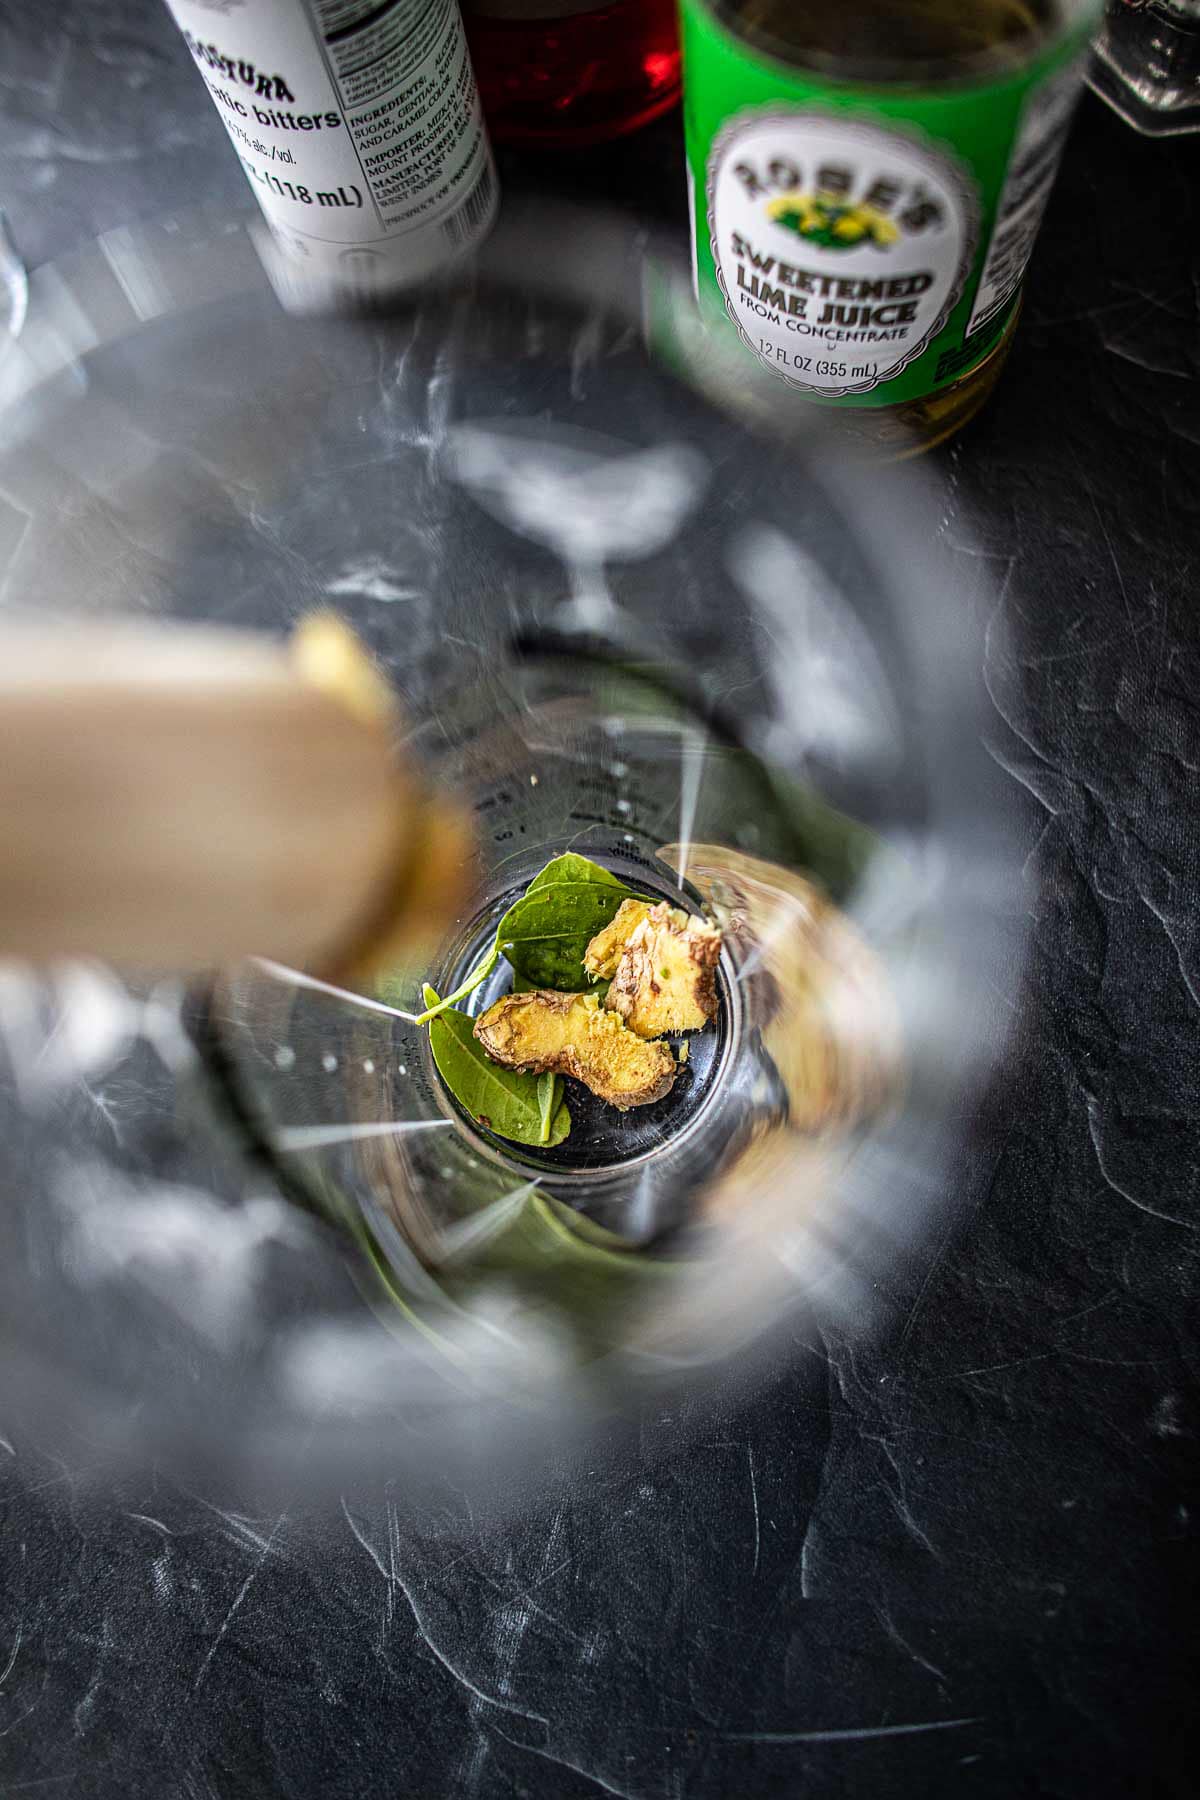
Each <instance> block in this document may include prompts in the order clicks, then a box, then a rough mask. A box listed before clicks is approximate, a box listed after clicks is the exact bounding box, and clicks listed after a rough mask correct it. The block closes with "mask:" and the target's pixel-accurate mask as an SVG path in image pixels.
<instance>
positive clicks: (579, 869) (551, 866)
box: [525, 850, 625, 894]
mask: <svg viewBox="0 0 1200 1800" xmlns="http://www.w3.org/2000/svg"><path fill="white" fill-rule="evenodd" d="M563 881H595V882H598V883H599V884H600V885H601V886H602V887H619V888H624V887H625V883H624V882H623V881H622V880H621V879H620V877H619V876H617V875H614V874H613V872H612V870H611V869H602V868H601V867H600V864H599V863H594V862H592V861H591V860H590V859H589V858H588V857H586V856H576V854H575V852H574V851H573V850H568V851H567V852H566V853H565V854H564V855H563V856H556V857H555V858H554V860H553V861H552V862H548V863H547V864H546V866H545V868H544V869H543V870H542V871H541V873H540V874H539V875H535V876H534V878H533V880H532V881H531V882H530V884H529V886H528V887H527V888H526V889H525V892H526V893H527V894H533V893H536V892H537V890H538V888H544V887H554V886H556V885H557V884H558V883H559V882H563Z"/></svg>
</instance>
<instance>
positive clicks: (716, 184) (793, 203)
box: [708, 107, 978, 398]
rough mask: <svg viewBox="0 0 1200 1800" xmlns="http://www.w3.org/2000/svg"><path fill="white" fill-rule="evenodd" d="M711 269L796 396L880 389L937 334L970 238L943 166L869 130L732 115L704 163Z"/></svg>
mask: <svg viewBox="0 0 1200 1800" xmlns="http://www.w3.org/2000/svg"><path fill="white" fill-rule="evenodd" d="M708 217H709V227H710V231H711V234H712V252H713V259H714V261H715V263H716V267H717V276H718V279H719V281H720V283H721V287H722V289H723V291H724V295H725V304H726V306H727V308H728V310H729V315H730V317H731V318H732V319H733V322H734V324H735V325H736V326H737V328H738V330H739V332H740V333H741V336H742V338H743V339H744V340H745V342H746V343H747V344H748V345H749V346H750V348H751V349H752V350H754V351H755V352H756V353H757V354H758V355H759V356H760V357H761V358H762V360H763V361H764V362H765V363H767V364H768V366H769V367H770V368H772V369H773V370H774V371H775V373H776V374H778V375H781V376H782V377H783V378H784V379H785V380H786V381H789V382H790V383H791V384H792V385H793V386H794V387H797V388H800V389H802V390H804V391H805V392H808V393H812V394H821V395H827V396H829V397H831V398H832V397H834V396H838V395H843V394H865V393H869V392H870V391H871V389H872V388H875V387H878V386H879V384H880V383H881V382H884V381H889V380H891V379H892V377H893V376H896V375H898V374H899V373H900V371H901V370H902V369H904V368H906V367H907V366H908V364H909V363H910V362H912V361H913V359H914V357H917V356H919V355H920V354H921V352H922V351H923V350H924V349H925V348H926V346H927V345H928V344H929V343H930V341H931V340H932V339H933V338H934V337H935V336H936V335H937V333H938V332H939V331H940V330H941V329H942V327H943V326H944V325H945V322H946V320H947V318H948V317H949V315H950V312H951V310H952V309H953V307H954V304H955V302H956V301H957V300H958V298H959V296H960V295H961V293H962V290H963V285H964V283H965V282H966V279H967V275H968V273H969V271H970V268H971V262H972V258H973V255H974V251H975V243H976V239H977V235H978V203H977V200H976V198H975V193H974V189H973V186H972V185H971V183H970V181H969V178H968V177H967V176H966V174H965V172H964V171H963V170H962V168H961V167H960V166H959V164H958V163H957V162H956V161H955V160H954V159H953V158H952V156H951V154H950V153H949V152H948V151H946V150H943V149H941V148H939V147H935V146H934V145H933V144H931V143H928V142H926V141H924V140H923V139H920V138H917V137H915V136H910V135H909V134H907V133H904V132H900V131H891V130H886V129H884V128H883V127H881V126H879V125H876V124H873V123H872V122H870V121H869V120H865V119H859V118H855V117H852V116H842V115H837V114H832V113H825V112H820V111H815V110H813V111H808V110H802V109H794V108H790V107H789V108H764V109H754V110H752V111H749V112H743V113H739V114H738V115H737V116H736V117H734V118H733V119H731V120H730V121H729V123H728V124H727V125H726V126H725V127H724V128H723V130H722V131H721V132H720V133H719V135H718V136H717V137H716V139H715V140H714V142H713V146H712V152H711V154H710V156H709V161H708Z"/></svg>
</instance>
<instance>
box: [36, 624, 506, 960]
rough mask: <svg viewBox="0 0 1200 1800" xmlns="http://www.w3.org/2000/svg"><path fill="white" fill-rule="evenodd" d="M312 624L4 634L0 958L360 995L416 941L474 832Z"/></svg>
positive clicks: (436, 925) (442, 908)
mask: <svg viewBox="0 0 1200 1800" xmlns="http://www.w3.org/2000/svg"><path fill="white" fill-rule="evenodd" d="M397 735H398V734H397V719H396V713H395V709H394V707H393V704H392V701H391V698H390V694H389V692H388V689H387V687H386V685H385V684H384V683H383V682H382V680H381V679H380V678H379V677H378V676H377V675H376V673H375V671H374V670H373V669H372V667H371V665H370V663H369V661H368V660H367V658H366V656H365V655H364V653H363V652H362V651H361V649H360V648H359V646H358V642H357V640H356V639H355V638H354V637H353V636H352V634H351V633H350V632H349V631H348V630H347V629H346V628H345V627H344V626H343V625H341V623H340V622H339V621H338V620H336V619H334V618H332V617H330V616H326V615H317V616H315V617H314V618H312V619H310V620H308V621H306V622H305V624H304V625H302V626H301V627H300V629H299V631H298V632H297V634H296V636H295V637H294V638H293V639H292V641H291V643H290V644H287V645H281V644H278V643H275V642H274V641H272V640H269V639H266V638H262V637H258V636H255V635H252V634H243V633H238V632H233V631H216V630H208V629H198V628H193V627H189V626H171V625H166V624H160V625H153V626H149V625H147V626H143V625H129V624H124V623H122V624H115V625H109V624H103V625H102V624H94V625H93V624H86V623H80V624H76V623H71V624H65V623H60V624H56V625H55V626H54V627H53V628H52V629H45V630H44V629H41V628H19V627H13V626H5V627H4V628H3V630H0V956H15V957H23V958H28V959H32V960H34V961H43V960H47V959H50V958H53V957H59V956H64V955H71V954H86V955H92V956H97V957H100V958H102V959H105V960H107V961H111V962H113V963H116V964H118V965H121V966H124V967H126V968H132V969H150V970H163V969H172V970H180V971H188V970H199V969H207V968H213V967H216V966H218V965H221V964H227V963H229V962H232V961H234V960H235V959H237V958H238V957H241V956H243V955H247V954H258V955H264V956H269V957H272V958H275V959H276V960H278V961H280V962H284V963H288V964H291V965H292V966H294V967H298V968H303V969H309V970H316V971H318V972H320V973H321V974H324V975H332V976H335V977H340V978H342V979H362V978H365V977H366V976H367V975H369V973H370V971H371V969H372V968H373V967H378V966H380V965H382V964H384V963H386V962H387V961H388V959H389V958H390V957H392V956H393V955H396V954H398V953H404V952H412V953H414V954H417V953H419V949H420V948H422V947H428V946H429V945H430V944H431V943H432V942H434V941H435V940H436V938H437V936H438V935H439V933H440V932H441V931H442V929H443V928H444V926H445V923H446V921H447V920H448V919H449V918H451V917H453V915H454V914H455V913H456V912H457V911H458V909H459V907H460V905H461V904H462V902H463V900H464V898H465V888H466V885H467V883H468V881H469V877H470V870H471V860H472V859H471V851H470V837H469V833H468V830H467V828H466V826H465V825H464V823H463V821H462V820H461V818H460V816H459V814H458V813H457V811H456V810H455V809H454V808H453V806H451V805H448V804H447V803H446V802H445V801H444V800H440V799H439V800H438V802H437V803H436V804H435V802H434V798H433V796H432V794H431V793H430V792H429V791H428V790H427V789H426V788H425V786H424V784H423V782H422V781H421V780H420V778H419V777H418V775H417V774H416V773H415V771H414V770H413V769H411V768H409V767H408V766H406V764H405V762H404V760H403V757H402V756H398V754H397V751H396V748H395V746H396V739H397Z"/></svg>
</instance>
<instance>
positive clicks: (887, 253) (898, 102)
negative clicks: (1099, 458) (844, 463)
mask: <svg viewBox="0 0 1200 1800" xmlns="http://www.w3.org/2000/svg"><path fill="white" fill-rule="evenodd" d="M682 41H683V66H684V96H685V99H684V108H685V130H686V137H687V157H688V176H689V189H690V196H691V205H692V231H693V240H692V241H693V257H694V264H695V278H696V290H697V296H698V298H699V299H700V300H701V302H702V303H703V302H704V301H705V300H710V299H711V298H712V297H713V296H714V295H717V296H719V297H720V299H722V300H723V301H724V307H725V311H726V313H727V314H728V317H729V318H730V320H732V322H733V324H734V326H736V328H737V331H738V334H739V336H740V337H741V339H742V340H743V342H744V343H745V345H746V346H747V348H748V349H750V350H751V351H753V352H754V354H755V355H757V356H758V357H759V358H760V359H761V360H762V361H763V362H764V363H766V364H767V366H768V367H769V368H771V369H772V370H773V372H774V373H775V374H776V375H778V376H779V377H780V378H781V379H782V380H783V381H786V382H787V383H789V385H790V386H791V387H793V388H795V389H797V390H799V391H800V392H802V393H804V394H807V395H811V396H812V397H813V398H815V399H818V400H825V401H829V402H836V403H837V404H839V405H843V406H893V405H895V404H897V403H898V402H904V401H908V400H916V399H919V398H920V397H921V396H922V395H925V394H928V393H930V392H931V391H932V390H933V389H935V388H939V387H943V386H945V385H947V384H948V383H950V382H952V381H957V380H959V379H960V378H961V377H962V376H964V375H967V374H969V373H970V371H971V370H972V369H975V368H977V367H978V366H979V364H980V363H981V362H983V361H984V360H985V359H986V358H987V356H988V355H989V354H990V353H991V351H992V350H994V349H995V347H996V345H997V343H998V342H999V341H1000V338H1001V337H1002V335H1003V333H1004V329H1005V327H1006V325H1007V324H1008V322H1009V320H1010V319H1011V318H1012V315H1013V312H1014V309H1015V307H1016V305H1017V301H1018V296H1019V293H1020V287H1021V281H1022V278H1023V276H1024V274H1025V268H1026V265H1027V263H1028V261H1029V256H1030V252H1031V251H1032V249H1033V242H1034V239H1035V237H1036V236H1037V232H1038V227H1039V226H1040V224H1041V221H1042V214H1043V212H1044V211H1045V207H1046V201H1047V199H1048V198H1049V195H1050V189H1051V187H1052V186H1053V183H1054V177H1055V174H1056V172H1057V169H1058V162H1059V157H1060V155H1061V152H1062V147H1063V144H1064V142H1065V139H1066V135H1067V131H1068V128H1069V125H1070V121H1071V115H1072V112H1073V109H1074V104H1075V100H1076V98H1077V96H1078V92H1079V86H1080V80H1081V76H1082V68H1083V59H1084V55H1085V52H1086V43H1087V27H1086V25H1084V26H1082V27H1080V28H1079V29H1076V30H1073V31H1071V32H1069V33H1066V34H1065V35H1063V36H1060V37H1059V38H1058V39H1057V40H1056V41H1055V42H1054V43H1053V44H1052V45H1049V46H1047V47H1046V48H1045V50H1044V51H1043V52H1042V53H1041V54H1039V55H1038V56H1037V57H1035V58H1034V59H1032V60H1031V61H1030V62H1029V63H1027V64H1026V65H1025V66H1024V67H1023V68H1020V69H1018V70H1016V71H1015V72H1014V71H1011V70H1010V71H1008V72H1006V74H1005V75H1004V77H1003V78H1002V79H995V80H993V81H990V82H987V83H982V82H973V83H953V84H950V83H947V84H946V85H945V86H943V87H940V88H929V89H919V88H913V87H908V86H903V87H902V86H898V85H897V86H891V87H884V86H876V87H867V86H859V85H855V84H852V83H850V82H845V83H839V82H833V81H830V80H827V79H817V78H815V77H813V76H811V75H809V74H806V73H805V72H803V71H800V70H797V69H795V68H793V67H790V66H788V65H786V64H784V63H780V62H776V61H774V60H772V59H771V58H769V57H768V56H766V55H765V54H764V53H763V52H761V51H759V50H756V49H751V48H750V47H749V46H748V45H747V44H745V43H743V42H742V41H740V40H739V39H738V38H736V37H735V36H733V35H732V34H731V33H730V32H729V31H728V30H727V29H726V28H725V27H724V26H723V25H721V24H719V23H718V22H717V20H716V19H715V18H714V17H713V16H712V14H711V13H710V12H709V11H708V9H707V7H706V5H705V4H704V0H682ZM708 310H711V311H712V312H714V313H716V312H718V311H719V308H718V307H712V308H710V309H708Z"/></svg>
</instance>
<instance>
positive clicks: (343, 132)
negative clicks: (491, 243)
mask: <svg viewBox="0 0 1200 1800" xmlns="http://www.w3.org/2000/svg"><path fill="white" fill-rule="evenodd" d="M167 3H168V5H169V6H170V9H171V12H172V13H173V14H174V17H175V20H176V23H177V24H178V25H179V27H180V29H181V30H182V32H183V34H184V37H185V39H186V41H187V44H188V48H189V49H190V50H191V52H192V55H193V57H194V58H195V60H196V65H197V67H198V69H199V72H200V74H201V75H202V77H203V79H204V81H205V83H206V85H207V87H208V90H209V93H210V94H211V95H212V98H213V100H214V102H215V104H216V106H217V110H218V112H219V113H220V114H221V117H222V118H223V119H224V121H225V128H226V130H227V131H228V133H229V136H230V138H231V140H232V142H233V146H234V148H235V150H236V151H237V153H238V156H239V157H240V158H241V162H242V166H243V168H244V169H245V171H246V175H247V177H248V179H249V181H250V184H251V186H252V188H253V189H254V192H255V194H256V195H257V197H258V201H259V204H260V206H261V207H262V209H263V212H264V213H265V214H266V216H267V218H268V220H269V221H270V224H271V227H272V230H273V231H274V233H275V235H276V237H277V238H278V239H279V240H280V242H281V243H282V244H283V245H284V246H285V247H286V249H287V250H288V251H289V252H290V253H291V254H292V255H293V256H295V257H296V258H297V259H298V260H302V261H306V262H307V264H308V266H309V267H310V268H311V270H312V273H313V274H314V275H315V276H319V275H336V276H338V277H345V278H347V279H350V280H352V281H354V282H355V283H356V284H359V285H364V286H367V287H371V286H374V285H380V286H386V285H390V284H391V283H393V282H395V281H398V280H417V279H419V278H420V277H421V276H423V275H425V274H428V273H429V272H430V271H431V270H432V269H434V268H436V267H437V266H438V264H439V263H443V262H445V261H446V260H447V258H449V257H450V256H452V255H454V254H455V253H456V252H457V251H459V250H460V249H464V248H466V247H468V246H469V245H470V244H472V243H474V242H475V241H477V240H478V239H479V238H480V237H481V236H482V235H483V233H484V232H485V231H486V230H487V228H488V226H489V225H490V224H491V221H492V218H493V216H494V213H495V207H496V183H495V177H494V172H493V168H492V160H491V152H490V149H489V146H488V142H487V136H486V133H485V131H484V125H483V116H482V113H481V110H480V105H479V97H478V92H477V90H476V87H475V80H474V76H473V75H472V72H471V65H470V61H469V59H468V56H467V46H466V39H465V37H464V35H463V26H462V18H461V15H460V14H459V11H458V8H457V6H456V5H455V3H454V0H391V4H388V0H383V3H382V4H380V0H311V3H310V4H306V3H305V0H223V3H222V5H221V6H220V7H219V9H218V8H214V7H213V5H212V4H211V0H207V3H206V0H167Z"/></svg>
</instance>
